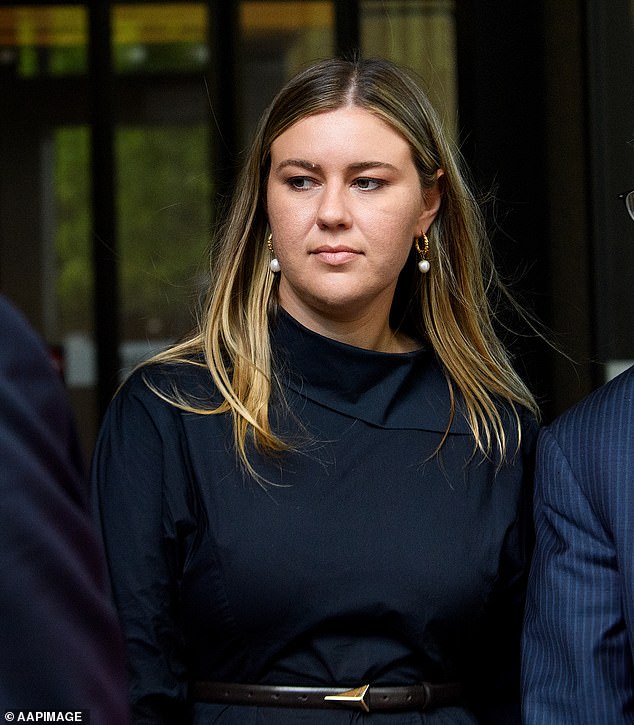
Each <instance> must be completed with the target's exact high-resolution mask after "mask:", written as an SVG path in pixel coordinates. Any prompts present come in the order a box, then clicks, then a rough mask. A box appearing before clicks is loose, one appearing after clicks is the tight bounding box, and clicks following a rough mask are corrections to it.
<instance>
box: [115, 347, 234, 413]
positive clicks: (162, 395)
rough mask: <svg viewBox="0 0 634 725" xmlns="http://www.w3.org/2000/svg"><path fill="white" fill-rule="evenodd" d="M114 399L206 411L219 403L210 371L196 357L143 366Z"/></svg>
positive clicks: (156, 362)
mask: <svg viewBox="0 0 634 725" xmlns="http://www.w3.org/2000/svg"><path fill="white" fill-rule="evenodd" d="M115 399H119V400H136V401H139V402H142V403H143V404H144V405H149V406H152V407H154V406H163V405H170V404H172V405H174V406H175V407H183V406H185V407H190V408H200V409H205V410H208V409H210V408H216V407H218V405H220V404H221V403H222V397H221V396H220V395H219V394H218V391H217V388H216V385H215V383H214V381H213V378H212V376H211V373H210V371H209V368H208V367H207V365H206V364H205V362H204V360H203V359H202V358H199V357H191V358H185V359H181V360H177V361H150V362H147V363H143V364H141V365H140V366H139V367H137V368H136V369H135V370H133V371H132V373H130V374H129V375H128V377H127V378H126V380H125V381H124V382H123V384H122V385H121V387H120V388H119V391H118V392H117V395H116V397H115Z"/></svg>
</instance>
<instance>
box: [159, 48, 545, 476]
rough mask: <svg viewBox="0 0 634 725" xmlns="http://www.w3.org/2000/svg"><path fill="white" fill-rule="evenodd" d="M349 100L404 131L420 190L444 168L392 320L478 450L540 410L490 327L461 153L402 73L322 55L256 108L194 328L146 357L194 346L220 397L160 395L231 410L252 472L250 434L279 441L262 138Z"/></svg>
mask: <svg viewBox="0 0 634 725" xmlns="http://www.w3.org/2000/svg"><path fill="white" fill-rule="evenodd" d="M347 106H354V107H358V108H362V109H365V110H366V111H368V112H369V113H372V114H374V115H376V116H378V117H379V118H381V119H382V120H383V121H385V122H386V123H387V124H388V125H389V126H391V127H392V128H393V129H395V130H396V131H397V132H398V133H399V134H401V135H402V136H403V138H405V140H406V141H407V142H408V144H409V146H410V149H411V152H412V158H413V161H414V164H415V166H416V169H417V172H418V175H419V178H420V184H421V190H422V193H423V195H425V193H426V191H427V190H429V189H430V188H431V187H432V186H433V185H434V184H436V183H439V182H438V181H437V172H438V171H439V169H442V172H443V175H442V178H441V181H440V183H441V189H442V198H441V204H440V209H439V211H438V214H437V216H436V218H435V220H434V221H433V223H432V225H431V226H430V228H429V230H428V233H427V234H428V238H429V244H430V250H431V259H432V265H433V266H432V271H430V272H429V273H428V274H426V275H421V274H420V273H418V270H417V266H416V259H415V252H414V251H413V250H412V253H411V258H410V259H409V260H408V263H407V264H406V265H405V267H404V269H403V271H402V272H401V275H400V277H399V280H398V284H397V287H396V291H395V295H394V300H393V304H392V309H391V314H390V323H391V325H392V326H393V327H395V328H396V327H398V328H400V329H402V330H403V331H405V332H407V333H408V334H410V335H412V336H414V337H416V338H417V339H419V340H421V341H425V342H426V343H427V344H428V345H429V346H430V347H431V348H432V349H433V350H434V352H435V354H436V356H437V358H438V360H439V361H440V363H441V365H442V368H443V370H444V373H445V377H446V379H447V385H448V387H449V391H450V400H451V410H450V411H449V421H450V422H449V425H451V420H452V419H453V417H454V415H456V414H457V408H458V405H457V400H458V397H457V395H456V393H457V392H459V393H460V396H461V398H462V401H463V406H461V412H462V414H464V415H465V416H466V418H467V420H468V422H469V425H470V427H471V430H472V432H473V436H474V441H475V449H480V450H481V451H482V452H483V453H484V454H486V455H490V454H491V453H492V452H493V449H494V448H496V449H497V453H498V454H499V455H500V457H501V458H504V456H506V454H507V453H508V452H510V451H511V450H516V449H517V447H518V446H519V443H520V436H521V426H520V425H519V415H518V410H517V406H523V407H525V408H528V409H529V410H531V411H532V412H533V413H535V414H537V413H538V409H537V405H536V403H535V400H534V398H533V396H532V395H531V393H530V391H529V390H528V388H527V387H526V385H525V384H524V382H523V381H522V379H521V378H520V376H519V375H518V374H517V373H516V371H515V370H514V368H513V365H512V364H511V361H510V358H509V356H508V354H507V351H506V349H505V347H504V345H503V344H502V342H501V341H500V339H499V337H498V336H497V334H496V332H495V330H494V324H493V320H494V314H493V309H492V305H491V300H492V299H493V296H494V295H496V294H499V293H500V291H502V292H503V293H505V292H504V288H503V285H502V284H501V282H500V280H499V278H498V276H497V274H496V271H495V268H494V266H493V263H492V254H491V249H490V244H489V241H488V238H487V234H486V231H485V225H484V222H483V218H482V214H481V210H480V208H479V205H478V203H477V201H476V199H475V197H474V195H473V194H472V192H471V191H470V190H469V188H468V185H467V183H466V182H465V178H464V175H463V173H462V172H461V169H460V164H461V157H460V154H459V152H458V151H457V150H456V149H454V148H453V146H452V144H451V142H450V141H449V139H448V138H446V136H445V134H444V132H443V129H442V125H441V123H440V121H439V119H438V117H437V115H436V113H435V111H434V109H433V108H432V106H431V104H430V102H429V100H428V98H427V96H426V94H425V93H424V92H423V90H422V88H421V86H420V85H419V83H418V82H417V80H416V79H415V77H414V76H413V75H412V74H411V73H410V72H409V71H407V70H405V69H403V68H401V67H399V66H396V65H395V64H393V63H391V62H389V61H386V60H383V59H371V60H355V61H351V60H343V59H329V60H325V61H322V62H319V63H317V64H315V65H312V66H311V67H309V68H307V69H306V70H304V71H303V72H301V73H299V74H298V75H297V76H295V77H294V78H293V79H292V80H290V81H289V82H288V83H287V84H286V85H285V86H284V88H282V90H281V91H280V92H279V93H278V94H277V96H276V97H275V98H274V100H273V102H272V103H271V105H270V106H269V108H268V109H267V110H266V112H265V113H264V115H263V117H262V118H261V120H260V123H259V125H258V128H257V131H256V134H255V138H254V140H253V143H252V145H251V148H250V150H249V152H248V154H247V157H246V159H245V163H244V166H243V168H242V172H241V174H240V176H239V179H238V181H237V185H236V188H235V192H234V195H233V198H232V201H231V204H230V207H229V209H228V211H227V213H226V215H225V217H224V221H223V223H222V225H221V227H220V229H219V231H218V234H217V236H216V239H215V243H214V244H213V246H212V249H211V280H212V282H211V287H210V289H209V291H208V295H207V300H206V303H205V307H204V309H203V311H202V313H201V317H200V323H199V326H198V328H197V329H196V330H195V331H194V333H193V334H192V335H191V336H190V337H189V338H187V339H186V340H185V341H184V342H182V343H180V344H178V345H175V346H174V347H172V348H171V349H169V350H167V351H165V352H163V353H161V354H160V355H158V356H156V357H155V358H153V360H154V361H163V362H169V361H172V362H191V361H192V358H193V357H194V356H198V358H200V355H202V356H203V358H204V361H205V363H204V364H205V365H206V366H207V367H208V369H209V371H210V373H211V376H212V378H213V381H214V383H215V385H216V386H217V388H218V391H219V392H220V394H221V395H222V396H223V399H224V402H222V404H221V405H219V406H218V407H213V408H201V407H200V405H196V404H194V403H193V402H192V401H191V400H188V399H187V398H186V396H184V395H181V394H178V393H176V394H175V395H174V396H173V397H171V396H169V397H168V399H169V401H170V402H171V403H173V404H175V405H178V406H179V407H182V408H184V409H186V410H190V411H195V412H198V413H206V414H217V413H226V412H229V413H230V414H231V415H232V417H233V430H234V437H235V445H236V450H237V452H238V454H239V457H240V459H241V461H242V463H243V464H244V466H245V467H246V469H247V470H248V471H249V472H250V473H251V474H252V475H254V476H255V477H256V478H257V474H256V472H255V470H254V469H253V467H252V465H251V463H250V461H249V458H248V455H247V449H248V446H247V441H248V439H249V438H250V437H251V438H252V441H253V443H254V445H255V446H256V448H257V449H259V450H260V451H262V452H264V453H268V454H275V453H277V452H280V451H284V450H286V449H287V448H288V445H287V443H286V442H285V441H283V440H281V439H280V438H279V437H278V436H277V435H276V433H275V432H274V431H273V430H272V429H271V426H270V424H269V403H270V398H271V392H272V384H273V371H272V362H271V348H270V339H269V324H268V323H269V315H270V314H271V312H272V310H273V309H274V307H275V305H276V301H277V279H276V277H275V276H274V275H273V273H272V272H271V271H270V269H269V265H268V256H269V252H268V249H267V245H266V237H267V231H268V222H267V216H266V198H265V194H266V184H267V179H268V174H269V170H270V160H271V159H270V154H271V145H272V143H273V141H274V140H275V139H276V138H277V137H278V136H280V134H282V133H283V132H284V131H285V130H286V129H288V128H290V127H291V126H292V125H293V124H295V123H296V122H297V121H299V120H300V119H302V118H305V117H307V116H310V115H313V114H317V113H323V112H326V111H332V110H336V109H339V108H343V107H347ZM194 364H201V363H194ZM500 401H504V402H506V403H508V404H510V406H511V409H512V410H513V412H514V415H515V418H516V420H517V426H515V428H516V430H517V436H516V440H515V441H514V442H513V443H514V445H512V443H511V442H510V441H508V440H507V436H506V433H505V430H506V426H505V421H504V419H503V416H502V414H501V409H500V406H499V402H500ZM448 430H449V426H448V429H447V431H448ZM443 440H444V439H443ZM441 445H442V444H441Z"/></svg>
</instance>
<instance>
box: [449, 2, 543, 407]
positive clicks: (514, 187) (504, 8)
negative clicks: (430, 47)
mask: <svg viewBox="0 0 634 725" xmlns="http://www.w3.org/2000/svg"><path fill="white" fill-rule="evenodd" d="M456 28H457V60H458V97H459V109H460V138H461V139H463V145H462V150H463V152H464V154H465V157H466V159H467V162H468V163H469V165H470V167H471V169H472V171H473V174H474V177H475V179H476V182H477V184H478V186H479V187H480V189H482V190H483V191H484V192H488V191H491V190H492V191H493V192H494V194H495V198H496V202H495V207H494V208H493V207H491V208H489V210H488V211H489V214H490V218H489V222H490V228H491V231H492V238H493V246H494V254H495V257H496V259H497V262H498V266H499V267H500V269H501V270H502V272H503V273H504V275H505V276H506V277H507V278H510V279H512V280H515V283H514V285H513V287H514V289H515V290H516V292H517V293H518V294H519V296H520V297H523V298H524V300H525V301H526V303H528V305H530V306H531V307H532V308H533V310H534V312H535V313H536V314H537V316H538V317H539V318H541V319H542V320H545V321H546V322H548V320H549V318H550V310H549V303H548V269H549V266H548V244H549V240H548V223H547V221H548V214H547V206H548V205H547V194H546V191H547V186H546V173H545V168H546V165H545V131H544V127H545V117H546V103H545V83H544V81H545V78H544V43H543V20H542V7H541V2H539V1H536V0H515V1H514V2H508V0H457V1H456ZM505 322H510V323H511V324H513V325H514V326H516V327H517V324H518V321H517V320H516V319H515V318H511V319H509V320H505ZM523 331H524V332H525V333H527V334H528V335H529V336H528V337H520V336H515V335H509V337H508V342H509V344H511V345H512V346H513V350H514V352H515V353H516V355H517V362H518V367H519V368H520V371H521V372H522V373H523V375H524V377H525V378H526V379H528V382H529V384H530V385H531V387H532V388H533V390H534V391H536V392H537V394H538V395H539V396H540V397H543V398H545V399H546V400H550V399H551V397H552V396H551V391H550V388H549V386H550V379H551V378H550V371H549V368H548V364H547V363H546V364H545V361H547V360H548V359H549V356H548V355H547V354H545V353H546V350H545V348H544V346H543V343H541V342H540V341H539V340H538V339H536V338H535V337H534V336H533V337H531V336H530V330H526V329H525V328H524V330H523ZM502 332H504V330H503V329H502Z"/></svg>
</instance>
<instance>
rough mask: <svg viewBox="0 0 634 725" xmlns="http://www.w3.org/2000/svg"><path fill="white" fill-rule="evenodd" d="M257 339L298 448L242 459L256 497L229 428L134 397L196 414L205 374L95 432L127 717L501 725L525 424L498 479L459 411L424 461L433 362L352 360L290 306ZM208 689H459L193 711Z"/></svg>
mask: <svg viewBox="0 0 634 725" xmlns="http://www.w3.org/2000/svg"><path fill="white" fill-rule="evenodd" d="M271 340H272V347H273V353H274V368H275V371H276V380H277V383H276V385H277V387H276V393H275V394H274V396H273V403H272V409H271V421H272V424H273V427H274V428H275V429H276V430H277V431H278V432H279V433H280V434H281V435H282V436H283V437H284V438H285V440H287V441H288V442H289V443H291V444H292V447H293V450H292V451H289V452H287V453H285V454H282V455H280V456H278V457H275V458H270V457H265V456H262V455H261V454H259V453H258V451H257V450H255V449H253V450H252V451H251V460H252V462H253V464H254V466H255V467H256V469H257V470H258V473H260V474H261V476H262V478H263V479H265V480H267V481H268V482H269V483H268V484H267V485H264V486H263V485H259V484H258V483H257V482H255V481H253V480H251V479H249V478H247V477H246V476H245V475H243V474H242V472H241V470H240V466H239V464H238V462H237V459H236V455H235V452H234V450H233V433H232V429H231V420H230V417H229V416H228V415H226V414H221V415H209V414H207V415H203V414H196V413H190V412H184V411H183V410H180V409H179V408H177V407H175V406H173V405H170V404H169V403H166V402H165V401H163V400H161V398H160V397H159V396H157V395H156V393H155V392H153V391H152V390H150V388H149V387H148V385H147V382H150V383H151V384H152V385H153V386H154V387H155V388H159V389H162V390H164V391H165V392H168V393H169V392H170V391H171V390H172V389H173V386H175V385H176V386H177V387H178V389H179V391H180V392H181V394H184V395H186V396H189V397H190V398H191V399H192V400H196V401H197V403H198V404H199V405H200V404H203V405H204V404H208V403H209V401H210V400H213V399H214V396H216V393H215V390H214V387H213V384H212V382H211V378H210V376H209V373H208V372H207V371H206V369H204V368H195V367H192V366H186V365H171V366H170V365H160V366H149V367H146V368H144V369H142V370H141V371H138V372H136V373H135V374H134V375H133V376H132V377H131V378H130V379H129V380H128V381H127V383H126V384H125V386H124V387H123V389H122V391H121V392H120V393H119V395H118V396H117V397H116V399H115V400H114V402H113V404H112V406H111V408H110V410H109V412H108V414H107V416H106V419H105V421H104V425H103V429H102V432H101V435H100V438H99V441H98V444H97V448H96V452H95V457H94V461H93V474H92V475H93V482H94V486H95V493H96V504H97V507H98V513H99V517H100V521H101V526H102V530H103V535H104V541H105V546H106V551H107V555H108V560H109V566H110V572H111V578H112V586H113V594H114V598H115V602H116V604H117V607H118V609H119V613H120V617H121V621H122V625H123V628H124V633H125V635H126V639H127V642H128V657H129V663H130V673H131V675H130V677H131V692H132V700H133V703H134V709H135V713H136V716H137V722H140V723H155V722H161V723H162V722H165V723H167V722H178V723H187V722H193V723H203V722H204V723H228V724H229V725H245V723H246V724H248V723H253V724H254V725H255V723H267V724H268V723H271V724H273V723H275V724H276V725H293V724H294V723H302V724H307V725H313V724H314V725H317V723H352V722H355V723H358V722H363V721H365V719H366V718H368V722H370V723H375V724H377V723H378V724H379V725H380V724H381V723H389V724H390V725H404V724H405V723H407V724H413V723H475V722H480V721H481V722H489V721H490V722H500V723H511V722H514V721H515V720H514V719H513V718H516V717H518V715H517V709H516V705H517V700H518V694H517V670H518V651H519V636H520V635H519V633H520V626H521V617H522V608H523V597H524V581H525V574H526V568H527V563H528V556H529V551H530V545H531V534H530V532H531V525H530V515H529V508H530V507H529V498H530V478H531V467H532V451H533V443H534V434H535V425H534V423H533V422H532V421H531V420H529V419H528V418H527V417H526V416H524V417H525V420H524V431H523V436H522V441H523V442H522V447H521V449H520V451H519V453H518V454H517V456H516V457H515V459H514V462H513V463H512V464H503V465H502V466H501V467H500V466H499V465H498V461H497V460H495V456H494V457H493V458H492V460H486V459H484V458H483V457H482V456H480V455H478V454H475V455H474V444H473V438H472V435H471V432H470V430H469V427H468V425H467V423H466V421H465V419H464V417H463V416H462V415H461V413H460V410H458V412H457V413H456V415H455V416H454V418H453V420H452V421H451V426H450V429H449V434H448V436H447V438H446V440H445V442H444V444H443V447H442V448H441V451H440V453H438V454H437V453H436V450H437V448H438V445H439V443H440V441H441V440H442V438H443V436H444V435H445V432H446V429H447V427H448V424H449V421H450V398H449V393H448V388H447V382H446V380H445V377H444V375H443V374H442V372H441V369H440V367H439V365H438V363H437V362H436V360H435V358H434V355H433V353H432V352H431V351H429V350H426V349H424V348H421V349H420V350H417V351H415V352H411V353H404V354H389V353H378V352H373V351H368V350H362V349H359V348H355V347H351V346H349V345H345V344H342V343H339V342H335V341H333V340H330V339H328V338H324V337H322V336H320V335H318V334H315V333H313V332H311V331H309V330H307V329H306V328H304V327H302V326H301V325H300V324H299V323H297V322H296V321H295V320H293V319H292V318H291V317H290V316H289V315H287V314H286V313H284V312H283V311H281V312H280V313H279V314H278V316H277V318H276V320H275V321H274V322H273V323H272V325H271ZM458 408H460V401H459V399H458ZM501 408H502V410H503V411H504V410H506V409H505V408H504V406H501ZM507 412H508V411H507ZM508 420H509V430H508V433H509V435H510V437H511V439H512V438H513V435H514V431H513V430H512V425H511V422H510V421H511V420H512V416H510V415H508ZM201 679H202V680H215V681H225V682H244V683H271V684H298V685H299V684H304V685H311V684H312V685H314V684H323V685H328V686H343V687H347V686H350V687H353V686H359V685H362V684H366V683H371V684H405V683H414V682H417V681H420V680H427V681H432V682H447V681H454V680H461V681H463V682H464V683H465V685H466V688H467V692H468V694H467V700H466V702H465V705H464V707H451V708H443V709H442V710H437V711H435V712H430V713H384V714H372V715H364V714H363V713H357V712H356V711H347V710H344V711H342V712H339V711H332V710H301V711H299V710H294V709H285V710H282V709H279V710H278V709H275V708H273V709H271V708H251V707H249V708H247V707H237V706H234V707H227V706H226V705H209V704H200V703H198V704H195V705H190V704H187V702H186V699H187V682H188V681H189V680H201ZM495 712H497V713H498V716H499V719H498V720H495V718H494V715H492V713H495ZM509 713H511V714H509ZM489 716H490V717H492V718H493V719H491V720H486V719H485V717H489Z"/></svg>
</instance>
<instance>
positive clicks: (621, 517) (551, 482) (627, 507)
mask: <svg viewBox="0 0 634 725" xmlns="http://www.w3.org/2000/svg"><path fill="white" fill-rule="evenodd" d="M535 525H536V537H537V545H536V550H535V557H534V560H533V565H532V569H531V577H530V584H529V592H528V600H527V608H526V621H525V629H524V640H523V663H522V664H523V673H522V679H523V699H524V702H523V708H524V722H525V723H526V724H527V725H546V724H548V725H557V724H559V723H561V724H562V725H563V723H565V724H566V725H570V724H571V723H574V724H575V725H577V724H585V723H587V725H598V724H601V725H604V724H612V723H634V664H633V638H634V367H633V368H630V369H629V370H628V371H626V372H625V373H623V374H622V375H620V376H619V377H617V378H615V379H614V380H612V381H611V382H610V383H608V384H607V385H604V386H603V387H602V388H600V389H598V390H596V391H595V392H594V393H592V394H591V395H590V396H588V397H587V398H586V399H585V400H583V401H582V402H581V403H579V404H577V405H576V406H575V407H573V408H572V409H571V410H569V411H568V412H567V413H565V414H564V415H563V416H561V417H560V418H558V419H557V420H556V421H555V422H554V424H552V425H551V426H550V427H548V428H545V429H543V430H542V432H541V434H540V439H539V444H538V460H537V479H536V490H535Z"/></svg>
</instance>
